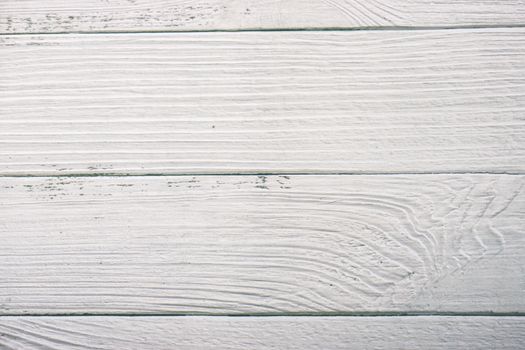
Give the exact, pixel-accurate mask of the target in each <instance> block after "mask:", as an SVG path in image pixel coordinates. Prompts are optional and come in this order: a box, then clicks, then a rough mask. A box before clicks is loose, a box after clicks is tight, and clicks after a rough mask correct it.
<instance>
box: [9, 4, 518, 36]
mask: <svg viewBox="0 0 525 350" xmlns="http://www.w3.org/2000/svg"><path fill="white" fill-rule="evenodd" d="M524 17H525V1H523V0H498V1H493V0H464V1H454V0H409V1H407V0H388V1H386V0H227V1H225V0H191V1H190V0H172V1H165V0H129V1H126V0H69V1H63V0H24V1H21V0H2V1H1V2H0V32H1V33H28V32H29V33H30V32H33V33H34V32H45V33H51V32H71V31H73V32H78V31H82V32H100V31H145V30H169V31H174V30H175V31H176V30H239V29H288V28H326V27H331V28H334V27H335V28H349V27H350V28H361V27H378V26H388V27H392V26H410V27H418V26H458V25H459V26H465V25H515V24H525V23H524V20H523V19H524Z"/></svg>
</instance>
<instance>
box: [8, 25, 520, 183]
mask: <svg viewBox="0 0 525 350" xmlns="http://www.w3.org/2000/svg"><path fill="white" fill-rule="evenodd" d="M524 34H525V29H486V30H441V31H410V32H406V31H405V32H403V31H372V32H265V33H251V32H248V33H198V34H192V33H179V34H177V35H171V34H158V33H157V34H116V35H115V34H114V35H88V34H85V35H73V34H70V35H51V36H50V35H44V36H40V35H35V36H6V37H2V38H0V45H1V46H0V47H1V50H2V55H1V56H0V88H1V89H2V92H1V96H0V174H3V175H25V174H33V175H34V174H38V175H56V174H78V173H82V174H84V173H97V174H100V173H112V174H166V173H177V174H181V173H182V174H196V173H254V172H255V173H261V172H270V173H273V172H275V173H308V172H315V173H323V172H327V173H339V172H350V173H352V172H360V173H367V172H369V173H405V172H408V173H412V172H510V173H512V172H515V173H521V172H524V171H525V118H524V112H525V35H524Z"/></svg>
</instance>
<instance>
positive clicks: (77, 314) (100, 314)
mask: <svg viewBox="0 0 525 350" xmlns="http://www.w3.org/2000/svg"><path fill="white" fill-rule="evenodd" d="M448 316H450V317H525V312H453V311H436V312H432V311H430V312H429V311H402V312H401V311H399V312H398V311H395V312H387V311H377V312H375V311H367V312H279V313H264V312H255V313H208V312H191V313H181V312H159V313H152V312H138V313H137V312H122V313H113V312H112V313H103V312H70V313H13V314H1V315H0V318H4V317H235V318H243V317H265V318H266V317H269V318H273V317H448Z"/></svg>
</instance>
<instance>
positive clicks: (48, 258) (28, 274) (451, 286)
mask: <svg viewBox="0 0 525 350" xmlns="http://www.w3.org/2000/svg"><path fill="white" fill-rule="evenodd" d="M524 183H525V177H524V176H518V175H473V176H450V175H418V176H292V177H286V176H271V177H264V176H260V177H256V176H222V177H221V176H209V177H206V176H201V177H185V176H177V177H121V178H110V177H109V178H108V177H88V178H2V179H1V180H0V212H1V213H2V215H1V217H0V234H1V236H2V249H1V254H0V276H2V279H1V281H0V283H1V285H0V291H1V295H0V313H2V314H23V313H31V314H34V313H83V312H90V313H135V312H140V313H144V312H145V313H150V312H151V313H154V312H170V313H171V312H175V313H177V312H180V313H198V312H205V313H218V314H220V313H238V312H247V313H257V312H265V313H275V312H288V311H289V312H313V311H325V312H339V311H390V310H394V311H395V310H400V311H411V310H412V311H425V310H428V311H453V312H470V311H498V312H518V311H521V312H523V311H525V299H524V298H523V297H522V296H523V290H525V274H524V273H523V266H524V264H525V237H524V235H523V228H524V227H525V193H524V187H523V185H524Z"/></svg>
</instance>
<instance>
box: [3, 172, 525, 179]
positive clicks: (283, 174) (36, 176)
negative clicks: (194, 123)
mask: <svg viewBox="0 0 525 350" xmlns="http://www.w3.org/2000/svg"><path fill="white" fill-rule="evenodd" d="M425 175H509V176H523V175H525V173H521V172H506V171H501V172H497V171H457V172H455V171H446V172H417V171H413V172H244V173H243V172H236V173H161V174H157V173H143V174H141V173H133V174H123V173H78V174H75V173H73V174H54V173H49V174H47V173H45V174H31V173H27V174H0V178H26V177H27V178H29V177H30V178H33V177H34V178H49V177H51V178H68V177H171V176H178V177H184V176H425Z"/></svg>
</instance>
